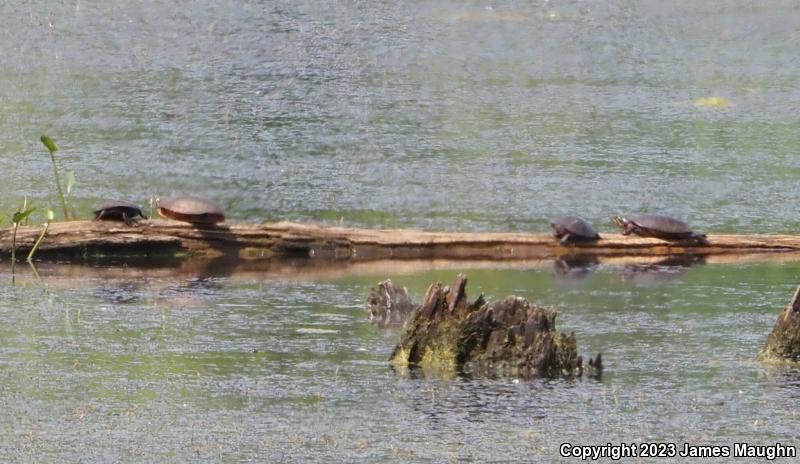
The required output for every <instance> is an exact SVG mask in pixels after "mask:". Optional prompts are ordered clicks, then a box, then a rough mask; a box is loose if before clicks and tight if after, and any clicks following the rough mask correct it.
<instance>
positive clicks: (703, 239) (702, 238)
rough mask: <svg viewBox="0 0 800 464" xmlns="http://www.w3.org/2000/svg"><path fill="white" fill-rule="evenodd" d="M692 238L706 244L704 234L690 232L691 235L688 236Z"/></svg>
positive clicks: (706, 240)
mask: <svg viewBox="0 0 800 464" xmlns="http://www.w3.org/2000/svg"><path fill="white" fill-rule="evenodd" d="M690 238H691V239H692V240H694V241H696V242H697V243H700V244H701V245H708V239H707V238H706V234H696V233H694V232H692V236H691V237H690Z"/></svg>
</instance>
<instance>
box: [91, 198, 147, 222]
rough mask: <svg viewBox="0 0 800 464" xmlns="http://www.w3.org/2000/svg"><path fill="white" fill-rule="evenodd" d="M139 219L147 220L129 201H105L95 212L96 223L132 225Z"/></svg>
mask: <svg viewBox="0 0 800 464" xmlns="http://www.w3.org/2000/svg"><path fill="white" fill-rule="evenodd" d="M137 217H141V218H142V219H147V218H146V217H145V215H144V214H142V209H141V208H139V206H138V205H137V204H136V203H131V202H130V201H127V200H105V201H104V202H103V203H101V204H100V206H98V207H97V209H95V210H94V220H95V221H123V222H125V224H128V225H131V224H132V223H133V220H134V219H135V218H137Z"/></svg>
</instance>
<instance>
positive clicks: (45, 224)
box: [27, 209, 56, 263]
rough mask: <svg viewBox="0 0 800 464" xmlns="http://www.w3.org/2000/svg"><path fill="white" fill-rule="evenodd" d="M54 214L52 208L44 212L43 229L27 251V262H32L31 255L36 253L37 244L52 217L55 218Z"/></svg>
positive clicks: (40, 241)
mask: <svg viewBox="0 0 800 464" xmlns="http://www.w3.org/2000/svg"><path fill="white" fill-rule="evenodd" d="M55 216H56V215H55V213H53V210H52V209H48V210H47V213H46V214H45V218H46V220H45V223H44V229H42V233H41V234H39V238H37V239H36V243H34V244H33V248H31V251H30V252H29V253H28V259H27V261H28V262H29V263H32V262H33V255H34V254H35V253H36V250H38V249H39V244H41V243H42V239H44V236H45V234H47V229H48V228H50V223H51V222H52V221H53V219H55Z"/></svg>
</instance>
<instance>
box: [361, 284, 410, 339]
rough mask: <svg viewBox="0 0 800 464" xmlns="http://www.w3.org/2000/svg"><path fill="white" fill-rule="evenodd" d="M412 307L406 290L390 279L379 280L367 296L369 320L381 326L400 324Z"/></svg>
mask: <svg viewBox="0 0 800 464" xmlns="http://www.w3.org/2000/svg"><path fill="white" fill-rule="evenodd" d="M414 308H416V305H415V304H414V302H413V301H411V297H409V296H408V290H406V288H405V287H397V286H396V285H395V284H393V283H392V281H391V280H390V279H386V280H384V281H383V282H379V283H378V285H377V287H376V288H373V289H372V291H371V292H370V294H369V297H367V312H368V313H369V320H370V321H372V322H373V323H375V324H377V325H379V326H381V327H387V326H390V325H400V324H402V323H403V322H405V320H406V319H407V318H408V315H409V314H411V313H412V312H413V311H414Z"/></svg>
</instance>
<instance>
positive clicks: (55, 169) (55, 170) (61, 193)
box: [49, 151, 69, 220]
mask: <svg viewBox="0 0 800 464" xmlns="http://www.w3.org/2000/svg"><path fill="white" fill-rule="evenodd" d="M49 153H50V161H52V162H53V175H55V177H56V188H57V189H58V197H59V198H60V199H61V208H63V209H64V219H65V220H69V212H68V211H67V202H66V200H64V191H63V190H61V180H60V179H59V177H58V166H57V165H56V157H55V155H53V152H52V151H50V152H49Z"/></svg>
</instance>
